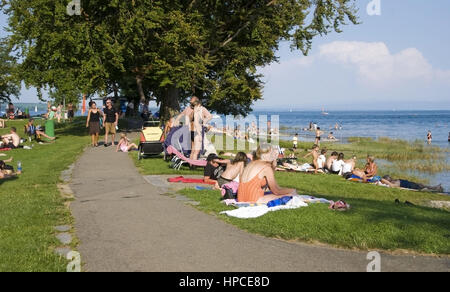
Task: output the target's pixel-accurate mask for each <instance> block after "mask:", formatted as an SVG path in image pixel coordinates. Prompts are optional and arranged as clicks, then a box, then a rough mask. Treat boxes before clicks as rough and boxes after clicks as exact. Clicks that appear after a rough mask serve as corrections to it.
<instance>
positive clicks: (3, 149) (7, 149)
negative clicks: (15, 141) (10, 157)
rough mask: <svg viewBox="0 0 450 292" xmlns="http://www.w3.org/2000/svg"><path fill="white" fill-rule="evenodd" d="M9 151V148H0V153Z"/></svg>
mask: <svg viewBox="0 0 450 292" xmlns="http://www.w3.org/2000/svg"><path fill="white" fill-rule="evenodd" d="M9 150H11V148H1V149H0V152H2V151H9Z"/></svg>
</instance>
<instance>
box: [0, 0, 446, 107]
mask: <svg viewBox="0 0 450 292" xmlns="http://www.w3.org/2000/svg"><path fill="white" fill-rule="evenodd" d="M374 2H379V3H380V9H379V10H378V9H376V8H377V7H374V6H371V7H373V9H371V10H370V12H371V13H370V14H373V13H374V12H380V13H376V14H379V15H369V13H368V11H367V6H368V5H369V3H373V2H372V0H357V1H356V3H357V6H358V7H359V13H358V16H359V19H360V22H362V23H361V24H359V25H348V26H344V27H343V30H344V32H342V33H331V34H329V35H327V36H323V37H318V38H316V39H315V40H314V41H313V48H312V50H311V51H310V53H309V55H308V56H306V57H305V56H303V55H302V53H301V52H300V51H291V50H290V44H289V43H282V44H280V49H279V51H278V52H277V55H278V56H279V62H278V63H273V64H271V65H269V66H266V67H264V68H260V69H259V72H260V73H261V74H263V75H264V78H263V80H264V81H265V87H264V95H263V97H264V99H263V100H261V101H258V102H256V104H255V109H269V108H270V109H280V110H287V109H293V110H320V109H322V108H324V109H325V110H327V111H332V110H393V109H395V110H423V109H425V110H434V109H442V110H450V58H449V55H448V54H449V52H450V33H448V29H449V28H450V1H448V0H433V1H424V0H375V1H374ZM6 25H7V22H6V17H5V16H4V15H1V14H0V26H6ZM1 35H2V36H4V35H5V33H4V32H1ZM20 101H21V102H36V101H37V98H36V92H35V90H33V89H31V90H25V89H23V90H22V94H21V98H20Z"/></svg>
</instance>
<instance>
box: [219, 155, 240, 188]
mask: <svg viewBox="0 0 450 292" xmlns="http://www.w3.org/2000/svg"><path fill="white" fill-rule="evenodd" d="M245 166H247V154H245V153H243V152H239V153H238V154H236V156H235V157H234V159H233V160H231V161H230V162H229V163H227V164H226V170H225V171H224V172H223V173H222V175H221V176H220V177H219V178H218V179H217V182H218V184H219V187H222V186H223V185H225V184H227V183H230V182H232V181H234V180H235V179H237V178H240V177H241V176H242V173H243V172H244V168H245Z"/></svg>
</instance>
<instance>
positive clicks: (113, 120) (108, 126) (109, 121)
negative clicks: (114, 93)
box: [103, 99, 119, 147]
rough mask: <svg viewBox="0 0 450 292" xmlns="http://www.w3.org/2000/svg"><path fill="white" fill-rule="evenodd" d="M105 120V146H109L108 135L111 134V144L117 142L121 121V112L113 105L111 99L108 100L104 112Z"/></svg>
mask: <svg viewBox="0 0 450 292" xmlns="http://www.w3.org/2000/svg"><path fill="white" fill-rule="evenodd" d="M103 120H104V121H105V147H108V135H109V134H111V136H112V139H111V145H115V142H116V127H117V125H118V122H119V114H118V113H117V111H116V109H115V108H114V107H113V105H112V101H111V99H108V100H107V101H106V108H105V110H104V112H103Z"/></svg>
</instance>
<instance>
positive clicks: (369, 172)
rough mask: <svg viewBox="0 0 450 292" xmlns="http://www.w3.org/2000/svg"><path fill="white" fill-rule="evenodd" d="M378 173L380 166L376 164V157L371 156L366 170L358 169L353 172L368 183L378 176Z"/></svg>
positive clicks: (368, 158) (368, 157)
mask: <svg viewBox="0 0 450 292" xmlns="http://www.w3.org/2000/svg"><path fill="white" fill-rule="evenodd" d="M377 172H378V166H377V164H376V163H375V157H373V156H371V155H368V156H367V164H366V166H365V167H364V170H361V169H358V168H357V169H355V170H353V174H354V175H356V176H359V177H360V178H362V179H363V181H364V182H367V181H368V180H370V179H371V178H373V177H374V176H376V175H377Z"/></svg>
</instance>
